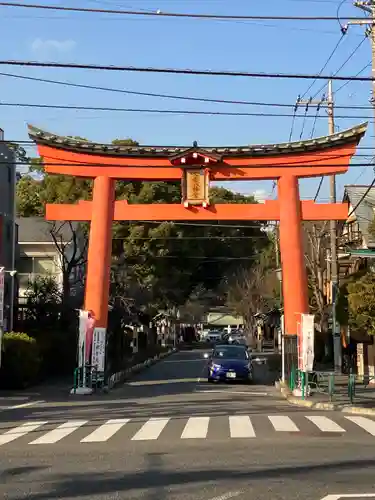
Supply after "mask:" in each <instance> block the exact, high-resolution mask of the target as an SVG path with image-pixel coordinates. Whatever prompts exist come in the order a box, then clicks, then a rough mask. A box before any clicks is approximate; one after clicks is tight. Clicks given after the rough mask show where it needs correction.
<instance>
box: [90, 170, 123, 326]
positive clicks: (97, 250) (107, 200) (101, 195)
mask: <svg viewBox="0 0 375 500" xmlns="http://www.w3.org/2000/svg"><path fill="white" fill-rule="evenodd" d="M93 184H94V186H93V198H92V201H93V202H92V216H91V225H90V237H89V247H88V255H87V273H86V276H87V279H86V286H85V306H84V307H85V310H86V311H90V310H91V311H94V314H95V319H96V323H95V324H96V326H98V327H102V328H106V327H107V316H108V301H109V283H110V273H111V251H112V245H111V242H112V223H113V217H114V207H115V181H114V180H113V179H111V178H110V177H108V176H104V175H102V176H99V177H96V178H95V179H94V183H93Z"/></svg>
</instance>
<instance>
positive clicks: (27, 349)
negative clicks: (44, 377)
mask: <svg viewBox="0 0 375 500" xmlns="http://www.w3.org/2000/svg"><path fill="white" fill-rule="evenodd" d="M2 351H3V352H2V353H1V358H2V359H1V368H0V387H1V388H2V389H23V388H25V387H28V386H29V385H32V384H34V383H35V382H37V381H38V378H39V375H40V369H41V365H42V356H41V353H40V349H39V346H38V344H37V342H36V340H35V339H34V338H32V337H29V336H28V335H27V334H26V333H16V332H10V333H5V334H4V336H3V342H2Z"/></svg>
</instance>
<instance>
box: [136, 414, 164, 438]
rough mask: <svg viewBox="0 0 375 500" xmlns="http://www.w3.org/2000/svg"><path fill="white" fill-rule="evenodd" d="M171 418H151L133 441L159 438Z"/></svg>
mask: <svg viewBox="0 0 375 500" xmlns="http://www.w3.org/2000/svg"><path fill="white" fill-rule="evenodd" d="M169 420H170V419H169V418H150V420H148V421H147V422H146V423H145V424H144V425H143V426H142V427H141V428H140V429H139V431H138V432H137V433H136V434H135V435H134V436H133V437H132V441H149V440H152V439H158V437H159V436H160V434H161V433H162V430H163V429H164V427H165V426H166V425H167V423H168V422H169Z"/></svg>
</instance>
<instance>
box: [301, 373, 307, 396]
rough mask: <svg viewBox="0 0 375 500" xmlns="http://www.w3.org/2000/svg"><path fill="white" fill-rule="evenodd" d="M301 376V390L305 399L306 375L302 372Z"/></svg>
mask: <svg viewBox="0 0 375 500" xmlns="http://www.w3.org/2000/svg"><path fill="white" fill-rule="evenodd" d="M300 374H301V390H302V399H305V383H306V373H305V372H300Z"/></svg>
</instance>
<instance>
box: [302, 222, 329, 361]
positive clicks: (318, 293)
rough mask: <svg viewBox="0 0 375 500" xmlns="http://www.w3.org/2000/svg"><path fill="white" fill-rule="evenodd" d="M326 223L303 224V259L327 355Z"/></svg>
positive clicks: (311, 306) (313, 307) (311, 308)
mask: <svg viewBox="0 0 375 500" xmlns="http://www.w3.org/2000/svg"><path fill="white" fill-rule="evenodd" d="M329 236H330V235H329V233H328V223H327V222H322V223H312V222H307V223H305V224H304V237H305V260H306V266H307V274H308V286H309V292H310V294H309V298H310V310H311V312H312V313H313V314H314V315H315V319H316V323H318V324H319V332H320V340H321V343H322V344H325V351H326V355H329V346H330V343H329V340H330V339H329V337H328V318H329V314H330V311H329V304H328V300H327V292H326V277H325V274H326V270H327V249H328V248H329V245H330V237H329Z"/></svg>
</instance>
